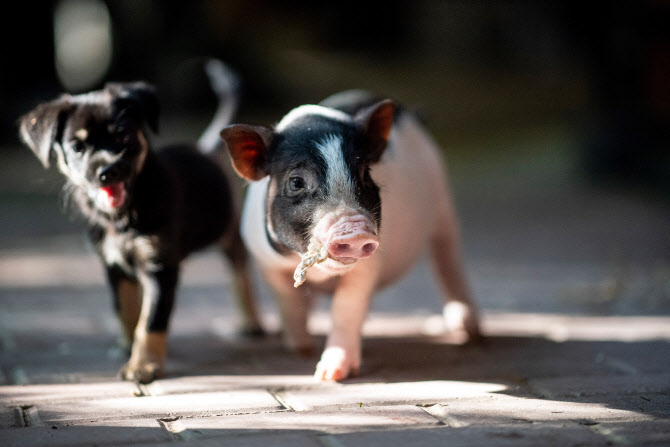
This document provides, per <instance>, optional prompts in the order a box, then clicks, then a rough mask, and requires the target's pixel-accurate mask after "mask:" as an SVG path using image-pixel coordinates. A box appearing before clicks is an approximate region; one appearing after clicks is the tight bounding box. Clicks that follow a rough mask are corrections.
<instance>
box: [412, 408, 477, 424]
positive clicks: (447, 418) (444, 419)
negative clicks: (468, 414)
mask: <svg viewBox="0 0 670 447" xmlns="http://www.w3.org/2000/svg"><path fill="white" fill-rule="evenodd" d="M437 405H439V406H441V407H444V406H446V405H442V404H439V403H438V404H429V405H421V404H420V405H417V407H419V408H420V409H421V410H423V411H424V412H426V413H428V414H429V415H431V416H432V417H434V418H435V419H437V420H438V421H439V422H440V424H442V425H446V426H447V427H454V428H457V427H466V426H467V424H464V423H463V422H460V421H458V420H457V419H456V418H454V417H453V416H451V415H450V414H449V413H448V412H446V413H445V415H444V416H443V415H441V414H436V413H435V412H433V411H431V408H433V407H435V406H437Z"/></svg>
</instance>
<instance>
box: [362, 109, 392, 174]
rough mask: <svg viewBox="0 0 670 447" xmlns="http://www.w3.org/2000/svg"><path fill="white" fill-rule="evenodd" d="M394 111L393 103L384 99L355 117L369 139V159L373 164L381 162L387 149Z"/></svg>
mask: <svg viewBox="0 0 670 447" xmlns="http://www.w3.org/2000/svg"><path fill="white" fill-rule="evenodd" d="M393 110H394V106H393V101H391V100H390V99H384V100H383V101H379V102H378V103H376V104H373V105H371V106H370V107H366V108H365V109H363V110H361V111H360V112H358V113H357V114H356V116H355V117H354V120H355V121H356V122H357V123H358V124H359V125H360V126H362V127H363V130H364V131H365V134H366V135H367V137H368V144H369V157H370V158H369V159H370V161H371V162H372V163H375V162H377V161H379V159H380V158H381V156H382V154H383V153H384V150H385V149H386V145H387V143H388V140H389V135H390V134H391V126H393Z"/></svg>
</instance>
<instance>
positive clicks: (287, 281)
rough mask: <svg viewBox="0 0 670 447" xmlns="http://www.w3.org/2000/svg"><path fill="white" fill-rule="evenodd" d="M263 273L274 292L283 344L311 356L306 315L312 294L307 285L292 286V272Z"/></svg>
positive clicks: (269, 271)
mask: <svg viewBox="0 0 670 447" xmlns="http://www.w3.org/2000/svg"><path fill="white" fill-rule="evenodd" d="M264 275H265V279H266V280H267V282H268V283H269V284H270V287H272V289H273V291H274V293H275V297H276V300H277V305H278V307H279V313H280V316H281V322H282V336H283V338H284V345H285V346H286V348H287V349H289V350H291V351H295V352H297V353H298V354H299V355H301V356H305V357H307V356H311V355H312V354H313V353H314V343H313V341H312V337H311V336H310V335H309V332H308V330H307V317H308V316H309V311H310V310H311V308H312V302H313V296H312V293H311V290H310V287H309V285H308V284H305V285H303V286H302V287H298V288H295V287H293V272H286V271H280V270H273V269H269V270H267V271H265V272H264Z"/></svg>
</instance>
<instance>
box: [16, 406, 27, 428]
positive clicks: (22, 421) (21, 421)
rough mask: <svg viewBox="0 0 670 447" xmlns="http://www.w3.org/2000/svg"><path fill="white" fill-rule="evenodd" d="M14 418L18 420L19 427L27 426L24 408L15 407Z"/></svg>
mask: <svg viewBox="0 0 670 447" xmlns="http://www.w3.org/2000/svg"><path fill="white" fill-rule="evenodd" d="M14 419H15V420H16V426H17V427H25V426H26V420H25V418H24V417H23V408H21V407H14Z"/></svg>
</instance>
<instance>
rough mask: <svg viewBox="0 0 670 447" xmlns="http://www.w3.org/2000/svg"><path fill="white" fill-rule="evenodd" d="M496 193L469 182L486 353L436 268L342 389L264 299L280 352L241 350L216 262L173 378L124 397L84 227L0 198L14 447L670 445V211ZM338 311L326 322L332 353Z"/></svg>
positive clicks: (608, 198)
mask: <svg viewBox="0 0 670 447" xmlns="http://www.w3.org/2000/svg"><path fill="white" fill-rule="evenodd" d="M12 175H14V176H17V175H18V174H16V173H12ZM461 175H462V177H467V176H466V175H465V174H464V173H463V172H461ZM478 178H480V179H481V178H482V176H481V175H479V176H478ZM487 178H492V177H487ZM17 180H18V179H17ZM457 180H458V179H457ZM494 180H495V179H494ZM494 180H490V183H488V184H484V185H483V184H481V183H479V184H478V185H469V184H467V182H464V181H460V183H459V182H458V181H457V184H458V185H460V188H457V195H458V199H459V203H460V209H461V210H462V220H463V222H464V235H465V247H466V259H467V264H468V271H469V274H470V277H471V279H472V283H473V288H474V291H475V295H476V296H477V299H478V302H479V303H480V304H481V307H482V308H483V314H484V332H485V334H486V335H487V337H486V339H485V341H484V342H482V343H481V344H479V345H474V346H458V345H453V344H449V343H448V342H447V341H446V340H445V339H443V337H441V320H440V317H439V310H440V306H439V300H438V299H436V296H437V289H436V286H435V284H434V283H433V282H432V281H431V279H430V274H429V268H428V266H427V265H426V264H425V263H422V264H421V265H419V266H418V267H417V268H416V269H415V270H414V271H413V272H412V273H411V275H410V276H409V277H408V278H406V279H405V280H403V281H402V282H401V283H400V284H398V285H397V286H395V287H393V288H392V289H389V290H388V291H385V292H384V293H382V294H381V296H378V297H377V298H376V300H375V301H374V303H373V309H372V312H371V315H370V318H369V320H368V322H367V324H366V326H365V334H366V339H365V343H364V365H363V369H362V371H361V375H360V376H359V377H357V378H354V379H351V380H347V381H345V382H342V383H315V382H313V381H312V378H311V373H312V372H313V368H314V364H315V361H316V359H302V358H297V357H295V356H293V355H291V354H288V353H286V352H284V351H283V350H282V348H281V344H280V341H279V337H278V336H277V330H278V322H277V318H276V309H275V307H274V304H273V303H272V300H271V297H270V294H269V292H268V291H267V289H266V288H265V287H264V286H263V285H262V283H261V282H260V281H257V286H258V291H259V296H260V300H261V304H262V309H263V318H264V323H265V324H266V326H267V327H268V328H269V329H270V331H271V335H270V336H268V337H267V338H265V339H263V340H240V339H237V338H236V337H235V335H234V330H233V328H234V326H235V321H236V320H235V314H234V312H233V305H232V300H231V299H230V296H229V295H228V288H227V286H228V276H227V272H228V269H227V268H226V265H225V264H223V263H222V262H221V261H220V259H219V257H218V255H217V254H216V253H215V252H213V251H206V252H204V253H202V254H199V255H197V256H194V257H192V258H191V259H190V260H189V261H188V262H187V264H186V266H185V269H184V274H183V281H182V285H181V287H180V290H179V297H178V304H177V309H176V312H175V315H174V319H173V324H172V329H171V333H170V351H169V359H168V364H167V370H168V376H167V377H166V378H164V379H162V380H158V381H156V382H154V383H152V384H149V385H136V384H133V383H128V382H120V381H118V380H117V379H116V378H115V373H116V371H117V370H118V368H119V367H120V366H121V364H122V363H123V361H124V359H123V358H122V355H121V353H120V352H119V351H118V349H117V348H116V347H115V346H116V345H115V338H116V336H117V335H118V327H117V323H116V321H115V319H114V318H113V316H112V311H111V304H110V299H109V296H108V291H107V289H106V286H105V285H104V281H103V273H102V269H101V267H100V266H99V264H98V262H97V260H96V259H95V257H94V256H93V255H92V254H91V253H90V251H88V250H87V248H86V246H85V244H84V242H83V238H82V236H81V235H80V233H79V232H78V231H79V229H78V224H76V223H73V222H69V221H68V220H67V219H66V218H65V217H63V216H62V215H61V214H60V212H59V210H58V207H57V205H56V203H55V199H54V197H52V196H40V195H39V194H37V195H35V194H28V193H25V194H23V193H22V194H23V195H21V194H14V195H5V196H2V194H0V204H1V205H2V207H3V210H2V211H3V213H2V214H3V216H5V218H4V219H3V222H1V224H2V228H1V229H2V230H3V231H0V446H3V447H4V446H41V445H45V446H52V445H53V446H61V445H62V446H79V445H81V446H89V445H123V446H132V445H139V446H160V445H193V446H209V445H233V446H265V445H268V446H324V447H333V446H338V447H339V446H361V445H364V446H366V447H372V446H377V445H379V446H382V445H383V446H387V445H411V446H414V445H417V446H421V445H430V446H435V445H465V446H469V445H472V446H483V445H486V446H489V445H491V446H507V445H509V446H537V445H556V446H568V445H579V446H585V445H595V446H597V445H614V446H619V445H634V446H638V445H670V263H669V262H668V251H667V249H668V246H669V245H668V233H667V228H668V227H667V223H668V220H667V211H666V209H665V207H664V205H663V204H662V203H658V202H656V201H653V200H640V199H639V198H638V197H636V196H632V195H629V194H620V193H618V192H612V191H602V190H593V189H589V188H586V187H580V186H575V185H572V186H569V187H567V188H563V187H561V188H556V189H552V188H545V189H541V190H540V189H537V188H527V187H524V188H523V190H524V193H523V200H518V197H519V196H520V193H519V190H514V191H512V189H513V188H512V189H510V188H506V189H505V188H500V187H499V186H500V183H496V182H495V181H494ZM526 186H527V185H526ZM519 188H521V187H519ZM510 191H512V192H510ZM1 192H2V185H0V193H1ZM16 197H19V198H16ZM327 307H328V300H327V299H324V300H322V302H321V303H320V306H319V307H318V309H317V312H316V313H315V315H314V316H313V318H312V319H311V321H310V324H311V327H312V329H313V332H314V333H315V334H316V337H317V340H318V343H319V344H323V341H324V334H325V333H326V331H327V328H328V325H329V322H328V314H327Z"/></svg>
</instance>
